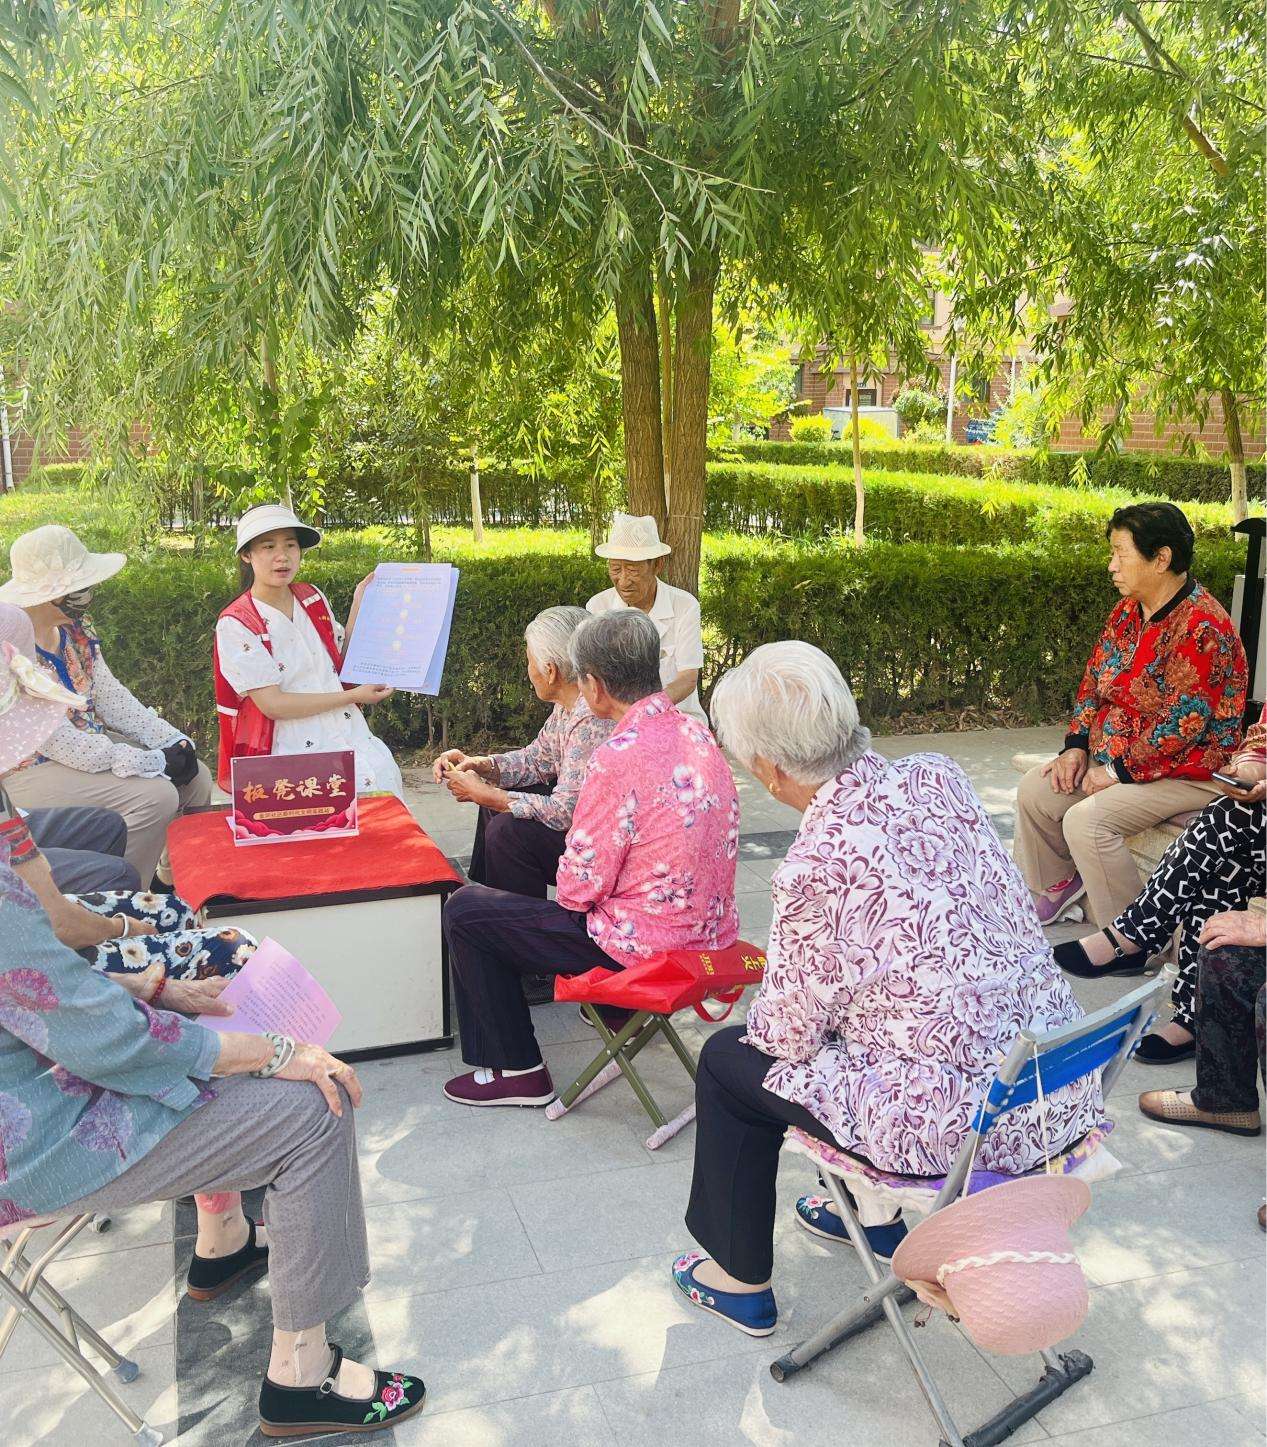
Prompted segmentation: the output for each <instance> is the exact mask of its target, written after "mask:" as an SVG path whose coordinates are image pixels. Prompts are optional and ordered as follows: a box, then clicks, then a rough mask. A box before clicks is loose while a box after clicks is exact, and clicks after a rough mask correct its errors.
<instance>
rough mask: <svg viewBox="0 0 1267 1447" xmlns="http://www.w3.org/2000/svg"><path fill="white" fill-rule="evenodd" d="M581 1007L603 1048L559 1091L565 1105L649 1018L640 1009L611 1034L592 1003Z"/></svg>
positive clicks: (570, 1101)
mask: <svg viewBox="0 0 1267 1447" xmlns="http://www.w3.org/2000/svg"><path fill="white" fill-rule="evenodd" d="M581 1009H582V1010H583V1011H584V1012H585V1016H586V1018H587V1019H588V1020H589V1022H590V1024H591V1025H592V1026H593V1027H594V1029H595V1030H596V1031H597V1032H598V1037H599V1039H600V1040H602V1042H603V1049H602V1050H600V1051H599V1053H598V1054H597V1055H596V1056H595V1057H594V1059H593V1060H591V1061H590V1063H589V1064H588V1065H587V1066H586V1067H585V1069H584V1070H582V1071H581V1073H580V1074H579V1075H578V1076H577V1077H576V1079H575V1080H574V1081H573V1082H572V1084H571V1085H569V1086H568V1087H567V1088H566V1089H565V1090H561V1091H560V1092H559V1100H560V1101H561V1102H562V1103H563V1104H564V1105H565V1106H570V1105H572V1103H573V1102H574V1101H575V1100H576V1098H577V1096H578V1095H580V1093H581V1091H583V1090H584V1089H585V1087H586V1086H587V1085H588V1084H589V1083H590V1081H591V1080H593V1079H594V1077H595V1076H596V1075H597V1074H598V1072H599V1071H600V1070H602V1069H603V1068H604V1066H606V1065H607V1064H608V1063H609V1062H610V1061H611V1060H612V1059H613V1058H614V1051H615V1050H623V1049H624V1048H625V1046H626V1045H627V1044H628V1043H629V1041H630V1040H632V1039H633V1037H634V1036H635V1035H637V1034H638V1033H639V1031H640V1030H641V1029H642V1027H643V1026H644V1025H645V1024H646V1022H647V1020H648V1019H649V1018H650V1016H648V1015H647V1013H646V1012H645V1011H640V1012H639V1013H638V1014H637V1015H635V1016H634V1017H633V1018H632V1019H631V1020H628V1021H626V1022H625V1024H624V1025H622V1026H621V1028H620V1032H619V1033H618V1034H616V1035H613V1034H612V1032H611V1031H610V1030H609V1029H608V1028H607V1026H606V1024H605V1023H604V1021H603V1018H602V1016H601V1015H599V1013H598V1011H597V1010H596V1009H595V1008H594V1006H593V1005H591V1004H589V1003H585V1004H583V1005H582V1006H581Z"/></svg>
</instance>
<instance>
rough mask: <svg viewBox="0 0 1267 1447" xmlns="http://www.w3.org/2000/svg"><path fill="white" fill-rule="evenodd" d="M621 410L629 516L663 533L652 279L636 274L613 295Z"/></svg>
mask: <svg viewBox="0 0 1267 1447" xmlns="http://www.w3.org/2000/svg"><path fill="white" fill-rule="evenodd" d="M616 331H617V335H618V337H619V340H620V407H621V415H622V417H623V419H624V424H625V476H626V478H627V483H628V494H629V502H628V507H629V511H630V512H632V513H636V514H645V515H649V516H651V517H653V518H655V520H656V526H657V527H658V528H659V529H660V530H661V533H662V534H663V531H664V526H665V513H664V434H663V431H662V429H661V422H660V344H659V338H658V336H657V335H656V317H655V303H654V302H653V300H652V296H651V278H650V275H649V274H648V273H647V272H645V271H644V272H638V273H635V274H634V275H632V276H630V277H628V278H626V281H625V285H624V286H622V287H621V289H620V290H619V291H618V292H617V293H616Z"/></svg>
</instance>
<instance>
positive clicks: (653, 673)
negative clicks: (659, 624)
mask: <svg viewBox="0 0 1267 1447" xmlns="http://www.w3.org/2000/svg"><path fill="white" fill-rule="evenodd" d="M572 666H573V668H575V669H576V675H577V677H578V678H584V677H586V675H588V676H589V677H591V678H597V679H598V680H599V681H600V682H601V683H602V685H603V687H604V688H606V690H607V692H608V693H610V694H611V696H612V697H613V698H614V699H616V700H617V701H618V702H620V703H637V702H638V700H639V699H641V698H650V696H651V695H652V694H653V693H658V692H659V691H660V689H661V687H662V686H663V685H662V684H661V683H660V634H659V632H658V631H657V630H656V626H655V624H654V623H653V622H652V621H651V619H650V618H648V617H647V615H646V614H645V613H643V612H640V611H639V610H638V609H637V608H616V609H614V610H613V611H612V612H610V613H599V614H598V615H597V616H596V617H593V618H590V619H588V620H587V621H586V622H585V623H583V624H582V625H581V626H580V627H579V628H578V629H577V630H576V632H575V633H573V635H572Z"/></svg>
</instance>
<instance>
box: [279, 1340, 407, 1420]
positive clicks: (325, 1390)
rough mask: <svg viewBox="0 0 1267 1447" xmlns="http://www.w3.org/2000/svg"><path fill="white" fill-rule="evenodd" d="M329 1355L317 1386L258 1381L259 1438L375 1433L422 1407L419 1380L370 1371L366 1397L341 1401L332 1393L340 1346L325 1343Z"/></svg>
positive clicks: (339, 1363)
mask: <svg viewBox="0 0 1267 1447" xmlns="http://www.w3.org/2000/svg"><path fill="white" fill-rule="evenodd" d="M328 1345H329V1347H330V1350H331V1351H332V1352H333V1353H334V1360H333V1361H332V1362H331V1363H330V1370H329V1372H327V1373H326V1379H325V1381H324V1382H322V1383H321V1385H320V1386H319V1387H279V1386H278V1385H277V1383H276V1382H274V1381H270V1380H269V1378H268V1377H265V1378H264V1384H263V1386H261V1387H260V1431H261V1432H263V1434H264V1435H265V1437H312V1436H315V1435H317V1434H318V1433H322V1432H378V1431H381V1430H382V1429H383V1428H384V1427H394V1426H395V1425H396V1423H397V1422H403V1421H404V1420H405V1418H406V1417H412V1416H413V1415H414V1413H415V1412H421V1411H422V1409H423V1407H424V1406H426V1403H427V1389H426V1387H425V1386H424V1385H423V1382H422V1379H421V1378H420V1377H408V1376H405V1375H404V1374H403V1373H401V1372H375V1373H374V1391H373V1394H372V1395H371V1396H369V1397H341V1396H340V1395H339V1394H338V1392H336V1391H335V1390H334V1384H335V1382H337V1381H338V1379H339V1368H340V1367H341V1366H342V1365H343V1348H342V1347H340V1346H336V1345H335V1344H334V1343H333V1342H330V1343H328Z"/></svg>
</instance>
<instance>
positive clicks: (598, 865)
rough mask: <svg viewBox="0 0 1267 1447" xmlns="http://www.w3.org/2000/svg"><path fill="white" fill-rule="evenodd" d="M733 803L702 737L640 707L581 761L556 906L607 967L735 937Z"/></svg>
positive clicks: (689, 722) (683, 723)
mask: <svg viewBox="0 0 1267 1447" xmlns="http://www.w3.org/2000/svg"><path fill="white" fill-rule="evenodd" d="M738 853H739V796H738V794H737V793H736V792H735V781H734V778H733V776H732V775H731V772H730V766H729V764H727V762H726V760H725V757H724V756H723V754H722V752H721V750H720V749H719V748H718V747H717V744H716V742H715V741H714V739H713V736H712V734H711V733H709V731H708V729H707V728H705V727H704V725H703V724H701V723H699V722H698V721H697V720H696V719H693V718H690V717H688V716H687V715H686V714H684V713H681V712H680V711H679V710H678V709H676V708H675V707H674V706H673V704H672V702H671V701H670V700H669V697H668V695H667V694H664V693H656V694H652V695H651V697H650V698H644V699H642V700H640V701H639V702H638V703H636V704H634V706H633V707H632V708H631V709H630V710H629V712H628V713H626V714H625V716H624V718H623V719H621V721H620V722H619V723H618V724H617V725H616V728H615V730H614V732H613V733H612V735H611V737H610V738H609V739H608V740H607V741H606V743H602V744H600V745H599V746H598V747H597V748H596V749H595V750H594V752H593V754H592V755H591V757H590V763H589V769H588V770H587V772H586V775H585V783H584V784H583V786H582V788H581V793H580V797H579V798H578V799H577V802H576V810H575V812H574V814H573V816H572V828H571V830H570V832H569V833H568V838H567V847H566V849H565V850H564V852H563V857H562V858H561V859H560V860H559V873H558V900H559V903H560V904H561V905H562V906H563V908H564V909H570V910H578V911H583V912H585V914H586V915H587V925H588V929H589V935H590V938H591V939H592V940H593V941H594V943H595V944H596V945H598V947H599V948H600V949H602V950H603V951H605V952H606V953H607V954H609V955H610V956H611V957H612V958H613V959H614V960H617V961H620V962H621V963H628V961H629V960H631V959H647V958H649V957H650V956H651V955H654V954H658V953H659V952H660V951H661V950H705V949H725V948H726V947H727V946H728V945H732V944H734V942H735V940H736V939H737V938H738V935H739V917H738V915H737V914H736V912H735V860H736V858H737V856H738Z"/></svg>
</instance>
